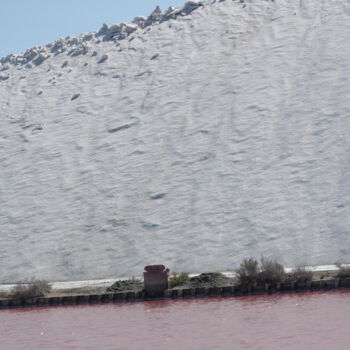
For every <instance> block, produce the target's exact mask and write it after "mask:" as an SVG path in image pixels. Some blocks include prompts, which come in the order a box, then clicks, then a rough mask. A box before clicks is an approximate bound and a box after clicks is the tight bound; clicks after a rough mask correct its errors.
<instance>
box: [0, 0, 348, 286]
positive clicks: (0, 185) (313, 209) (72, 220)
mask: <svg viewBox="0 0 350 350" xmlns="http://www.w3.org/2000/svg"><path fill="white" fill-rule="evenodd" d="M349 38H350V3H349V1H347V0H332V1H320V0H307V1H306V0H305V1H304V0H302V1H299V0H276V1H274V2H271V1H264V0H251V1H231V0H226V1H209V2H204V3H202V4H196V3H193V2H189V3H187V4H186V5H185V6H184V7H183V8H180V9H170V10H169V11H167V12H165V13H163V12H161V11H160V10H159V9H157V10H156V11H155V12H154V13H153V14H152V15H151V16H149V17H148V18H143V17H139V18H136V19H135V20H134V21H133V22H132V23H131V24H120V25H116V26H112V27H108V26H104V27H103V28H102V29H101V30H100V31H99V32H97V33H90V34H84V35H81V36H79V37H77V38H66V39H64V40H63V39H62V40H59V41H57V42H55V43H52V44H49V45H47V46H46V47H41V48H35V49H31V50H28V51H27V52H26V53H25V54H24V55H11V56H8V57H6V58H4V59H2V60H1V65H0V266H1V269H0V280H1V281H13V280H18V279H23V278H25V277H31V276H36V277H43V278H48V279H51V280H64V279H87V278H97V277H112V276H121V275H138V274H139V273H140V272H141V271H142V268H143V266H144V265H146V264H150V263H165V264H167V265H168V266H170V267H172V268H176V269H177V270H178V271H190V272H196V271H210V270H226V269H227V268H229V267H232V266H235V265H236V264H237V263H238V262H239V261H240V260H241V259H242V258H243V257H247V256H259V254H260V253H263V254H265V255H268V256H272V257H276V258H279V259H280V260H281V261H282V262H283V263H285V264H286V265H292V266H293V265H297V264H302V263H303V264H322V263H323V264H324V263H333V262H334V261H336V260H339V261H349V260H350V250H349V249H350V232H349V231H350V176H349V174H350V59H349V57H350V45H349Z"/></svg>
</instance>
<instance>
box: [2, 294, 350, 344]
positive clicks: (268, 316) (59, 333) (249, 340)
mask: <svg viewBox="0 0 350 350" xmlns="http://www.w3.org/2000/svg"><path fill="white" fill-rule="evenodd" d="M349 321H350V292H331V293H301V294H292V295H277V296H276V295H274V296H258V297H237V298H212V299H188V300H176V301H150V302H144V303H134V304H119V305H118V304H109V305H97V306H76V307H67V308H62V307H61V308H42V309H20V310H3V311H0V336H1V346H0V348H1V349H11V350H12V349H13V350H18V349H113V350H124V349H127V350H133V349H135V350H136V349H137V350H139V349H145V350H148V349H149V350H157V349H161V350H164V349H169V350H175V349H191V350H192V349H194V350H196V349H198V350H206V349H208V350H209V349H217V350H223V349H308V350H312V349H328V348H332V349H341V348H344V349H346V348H348V341H347V339H348V327H347V325H348V324H349Z"/></svg>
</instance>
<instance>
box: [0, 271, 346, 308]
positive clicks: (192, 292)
mask: <svg viewBox="0 0 350 350" xmlns="http://www.w3.org/2000/svg"><path fill="white" fill-rule="evenodd" d="M337 288H341V289H344V288H347V289H350V278H334V279H325V280H317V281H312V282H308V283H303V284H301V283H299V284H294V283H280V284H279V285H262V286H259V285H255V286H251V287H250V288H248V287H247V286H246V287H239V286H232V285H231V286H224V287H210V288H204V287H200V288H184V289H166V290H164V291H163V294H162V295H161V296H159V295H158V296H156V297H153V296H150V295H148V294H147V293H145V292H144V291H140V292H130V291H129V292H117V293H103V294H86V295H85V294H84V295H82V294H79V295H64V296H52V297H39V298H27V299H4V298H3V299H0V309H8V308H19V307H35V306H40V307H50V306H60V305H62V306H68V305H84V304H105V303H112V302H114V303H126V302H136V301H144V300H152V299H160V298H161V299H177V298H206V297H220V296H223V297H230V296H240V295H250V294H253V295H256V294H267V293H293V292H297V291H311V292H312V291H321V290H322V291H328V290H333V289H337Z"/></svg>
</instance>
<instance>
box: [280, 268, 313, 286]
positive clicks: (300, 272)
mask: <svg viewBox="0 0 350 350" xmlns="http://www.w3.org/2000/svg"><path fill="white" fill-rule="evenodd" d="M313 275H314V273H313V272H312V271H308V270H306V269H305V267H297V268H295V269H294V270H292V272H290V273H288V275H287V277H286V279H287V281H291V282H295V283H307V282H311V281H312V278H313Z"/></svg>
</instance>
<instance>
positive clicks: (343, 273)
mask: <svg viewBox="0 0 350 350" xmlns="http://www.w3.org/2000/svg"><path fill="white" fill-rule="evenodd" d="M338 267H339V270H338V273H337V277H338V278H350V267H344V266H338Z"/></svg>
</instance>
